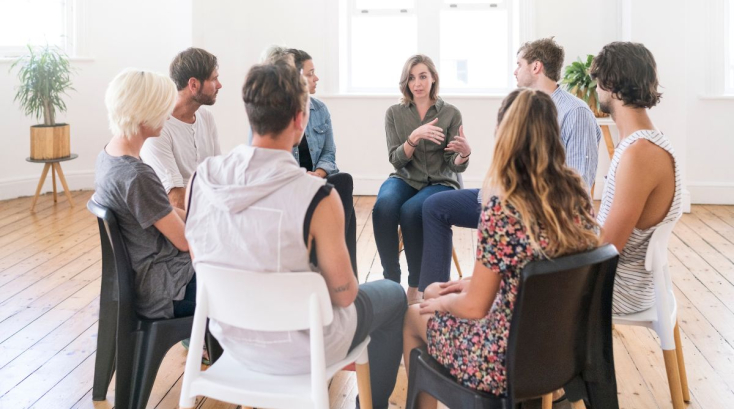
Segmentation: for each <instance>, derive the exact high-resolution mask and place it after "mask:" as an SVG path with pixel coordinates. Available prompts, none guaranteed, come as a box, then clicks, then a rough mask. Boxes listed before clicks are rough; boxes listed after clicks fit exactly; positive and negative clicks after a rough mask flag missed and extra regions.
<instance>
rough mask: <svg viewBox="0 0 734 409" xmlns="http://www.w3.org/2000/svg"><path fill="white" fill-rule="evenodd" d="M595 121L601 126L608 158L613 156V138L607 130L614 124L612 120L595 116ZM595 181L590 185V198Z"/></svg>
mask: <svg viewBox="0 0 734 409" xmlns="http://www.w3.org/2000/svg"><path fill="white" fill-rule="evenodd" d="M596 123H597V125H599V128H601V133H602V135H604V145H605V146H606V148H607V153H608V154H609V159H610V160H611V159H612V158H613V157H614V148H615V146H614V139H612V132H611V131H610V130H609V125H614V120H613V119H612V118H610V117H604V118H596ZM595 187H596V183H594V184H593V185H592V186H591V198H592V199H593V198H594V188H595Z"/></svg>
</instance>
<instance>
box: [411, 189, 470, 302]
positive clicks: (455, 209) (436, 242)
mask: <svg viewBox="0 0 734 409" xmlns="http://www.w3.org/2000/svg"><path fill="white" fill-rule="evenodd" d="M478 194H479V189H461V190H453V191H451V192H442V193H438V194H435V195H433V196H431V197H429V198H428V199H427V200H426V202H425V203H424V204H423V237H424V240H423V260H422V262H421V265H422V266H423V270H422V271H421V275H420V283H419V285H418V290H419V291H424V290H425V289H426V287H428V286H429V285H431V284H433V283H435V282H446V281H448V280H449V275H450V272H451V246H452V244H453V231H452V230H451V226H459V227H468V228H471V229H476V228H477V225H478V224H479V215H480V213H481V207H482V206H481V205H480V204H479V202H478V201H477V195H478Z"/></svg>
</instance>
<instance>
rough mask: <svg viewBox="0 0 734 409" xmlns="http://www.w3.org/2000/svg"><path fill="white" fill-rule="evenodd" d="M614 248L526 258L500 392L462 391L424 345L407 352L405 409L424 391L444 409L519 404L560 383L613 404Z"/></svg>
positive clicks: (593, 400) (576, 396) (575, 397)
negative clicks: (502, 393)
mask: <svg viewBox="0 0 734 409" xmlns="http://www.w3.org/2000/svg"><path fill="white" fill-rule="evenodd" d="M617 259H618V254H617V250H616V249H615V248H614V246H612V245H605V246H602V247H599V248H597V249H595V250H592V251H589V252H585V253H580V254H575V255H571V256H566V257H561V258H557V259H554V260H544V261H536V262H532V263H528V265H527V266H525V268H524V269H523V271H522V276H521V282H520V286H519V288H518V295H517V301H516V304H515V311H514V313H513V318H512V324H511V326H510V338H509V340H508V349H507V384H508V385H507V386H508V391H507V396H504V397H497V396H495V395H491V394H488V393H483V392H479V391H476V390H474V389H470V388H466V387H464V386H462V385H460V384H459V383H458V382H456V380H455V378H454V377H453V376H451V375H450V373H449V371H448V370H447V369H446V368H444V367H443V366H442V365H441V364H439V363H438V362H437V361H436V360H435V359H433V358H432V357H431V356H430V355H429V354H428V352H427V351H426V349H425V348H416V349H414V350H413V351H412V352H411V354H410V376H409V383H408V402H407V406H406V408H408V409H412V408H414V407H415V404H416V400H417V397H418V394H419V392H426V393H428V394H430V395H432V396H433V397H435V398H436V399H438V400H439V401H441V402H443V403H444V404H446V405H447V406H448V407H450V408H467V409H468V408H474V409H479V408H487V409H488V408H491V409H494V408H513V409H514V408H519V407H520V403H521V402H523V401H527V400H530V399H535V398H538V397H541V396H542V395H545V394H548V393H551V392H553V391H555V390H557V389H559V388H561V387H563V388H565V390H566V396H567V397H568V399H569V400H570V401H572V402H576V401H579V400H581V399H585V400H586V401H588V402H589V403H590V404H591V407H592V408H594V409H601V408H618V407H619V404H618V402H617V384H616V379H615V374H614V357H613V350H612V290H613V288H614V273H615V271H616V269H617Z"/></svg>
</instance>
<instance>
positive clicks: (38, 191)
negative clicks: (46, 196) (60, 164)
mask: <svg viewBox="0 0 734 409" xmlns="http://www.w3.org/2000/svg"><path fill="white" fill-rule="evenodd" d="M50 167H51V164H50V163H47V164H45V165H43V172H41V179H40V180H39V181H38V187H37V188H36V195H35V196H33V202H32V203H31V211H33V209H35V208H36V202H37V201H38V195H40V194H41V189H43V182H45V181H46V175H48V169H49V168H50Z"/></svg>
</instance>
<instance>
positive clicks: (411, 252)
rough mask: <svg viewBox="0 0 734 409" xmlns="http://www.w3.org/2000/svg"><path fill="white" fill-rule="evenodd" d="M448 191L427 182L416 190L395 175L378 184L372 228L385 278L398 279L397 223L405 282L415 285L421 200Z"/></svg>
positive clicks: (419, 254) (420, 246) (420, 249)
mask: <svg viewBox="0 0 734 409" xmlns="http://www.w3.org/2000/svg"><path fill="white" fill-rule="evenodd" d="M449 190H453V188H451V187H449V186H443V185H428V186H426V187H424V188H423V189H421V190H417V189H414V188H412V187H411V186H410V185H409V184H407V183H405V182H404V181H403V180H402V179H399V178H395V177H391V178H388V179H387V180H386V181H385V182H384V183H383V184H382V186H380V192H379V193H378V194H377V201H376V202H375V207H374V208H373V209H372V227H373V229H374V232H375V244H376V245H377V252H378V253H379V254H380V261H381V262H382V269H383V276H384V277H385V278H387V279H388V280H392V281H395V282H397V283H399V282H400V254H399V253H398V224H400V229H401V231H402V234H403V246H404V248H405V257H406V258H407V259H408V285H409V286H411V287H417V286H418V282H419V280H420V274H421V258H422V257H423V202H424V201H425V200H426V199H428V197H429V196H431V195H433V194H435V193H439V192H446V191H449Z"/></svg>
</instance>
